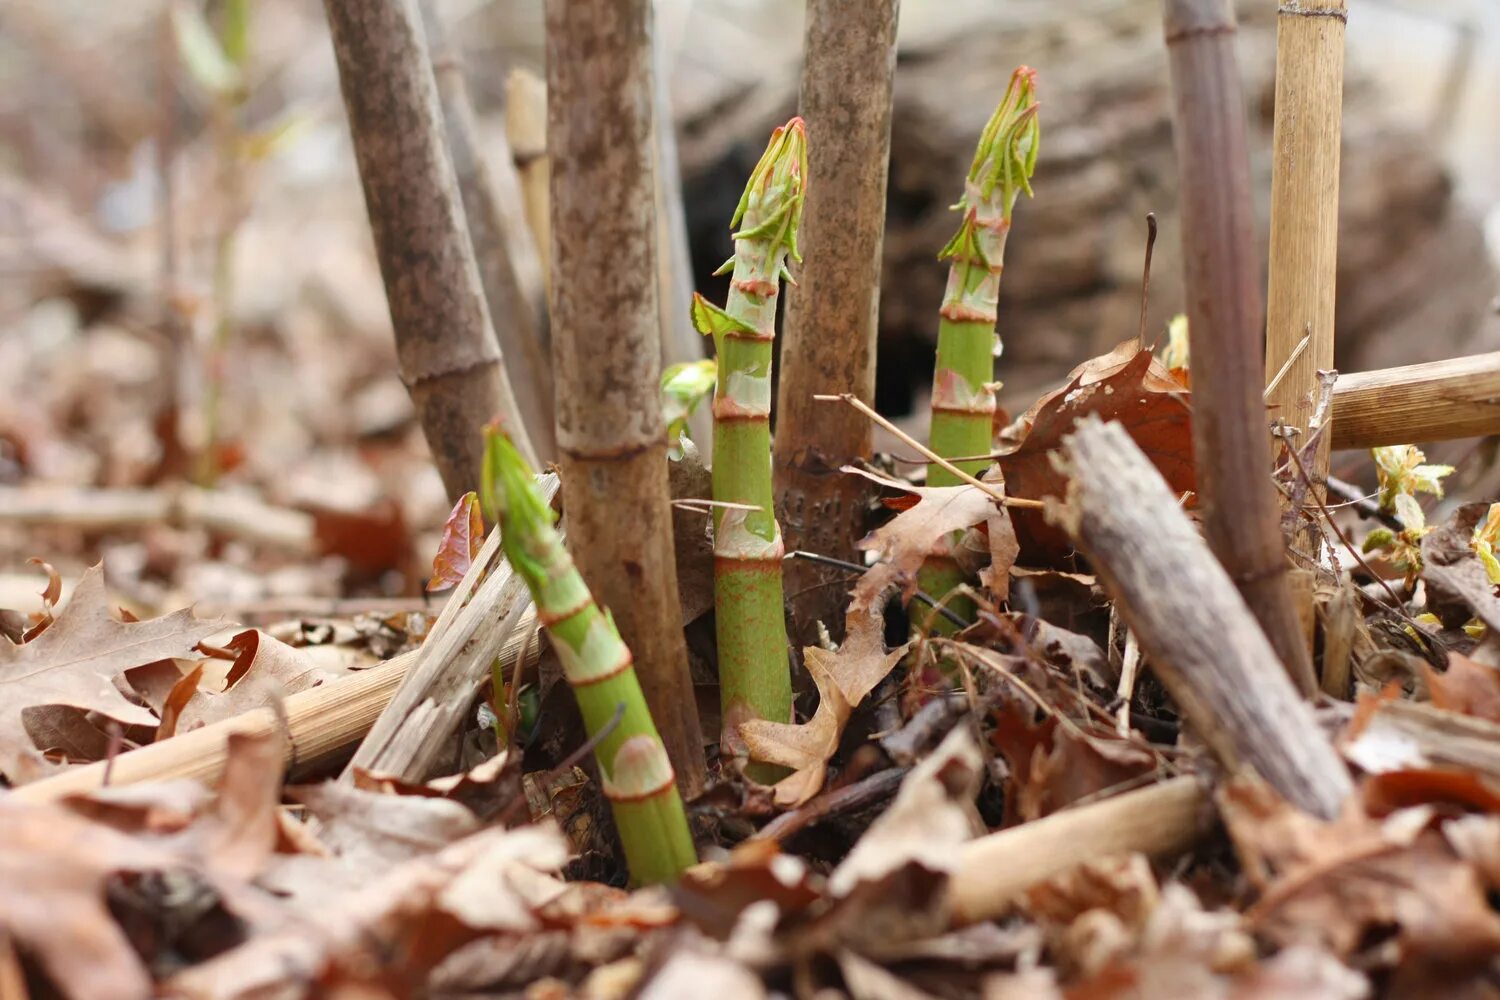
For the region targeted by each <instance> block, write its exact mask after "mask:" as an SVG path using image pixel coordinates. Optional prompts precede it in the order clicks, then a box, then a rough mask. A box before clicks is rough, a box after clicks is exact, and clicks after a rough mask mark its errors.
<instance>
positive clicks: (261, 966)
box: [162, 823, 568, 1000]
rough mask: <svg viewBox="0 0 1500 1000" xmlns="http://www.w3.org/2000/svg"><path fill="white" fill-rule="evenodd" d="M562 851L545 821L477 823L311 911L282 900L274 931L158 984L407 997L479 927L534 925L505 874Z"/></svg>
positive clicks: (244, 996)
mask: <svg viewBox="0 0 1500 1000" xmlns="http://www.w3.org/2000/svg"><path fill="white" fill-rule="evenodd" d="M567 854H568V851H567V844H566V841H565V840H564V839H563V837H562V834H561V833H560V832H559V831H558V829H557V827H556V826H555V825H553V824H550V823H547V824H538V825H535V826H529V827H524V828H521V829H518V830H505V829H502V828H498V827H491V828H489V829H486V830H481V831H480V832H478V833H476V834H473V835H472V836H469V837H467V838H465V839H463V840H460V841H458V842H456V843H454V844H451V845H449V846H448V847H446V848H444V849H443V850H441V851H439V852H438V853H436V854H432V855H427V856H424V857H419V858H415V859H413V860H410V861H407V862H405V863H402V864H398V865H396V866H395V867H392V868H387V869H385V870H384V871H380V872H378V873H374V874H373V877H371V876H372V873H370V872H368V871H366V872H365V876H366V877H365V879H364V882H363V884H362V885H361V886H360V887H359V888H356V889H354V890H351V891H347V892H335V893H332V894H330V896H329V897H328V898H323V899H319V900H318V901H317V904H316V905H315V906H313V907H312V908H310V909H306V908H301V907H297V906H292V905H287V906H285V907H284V910H283V921H282V925H281V926H280V927H279V928H275V929H271V930H267V931H264V932H262V933H260V934H258V935H256V936H254V937H252V938H251V939H250V940H249V941H247V942H245V943H244V944H242V945H240V946H239V947H237V948H234V949H232V950H230V951H228V952H226V953H224V954H222V955H220V956H218V957H217V958H214V959H211V960H209V961H207V962H203V963H201V964H199V965H196V966H193V967H191V968H189V969H187V970H185V971H183V972H181V973H179V974H178V975H175V976H173V977H172V978H171V979H169V980H167V981H166V983H164V984H163V987H162V988H163V990H164V991H165V993H166V994H168V995H171V996H180V997H185V998H188V1000H251V998H257V1000H259V998H263V997H270V996H304V995H307V992H308V989H309V987H310V986H311V985H312V984H318V985H319V986H321V987H323V988H328V987H331V986H334V985H337V986H339V987H340V988H344V989H351V990H352V989H356V988H358V989H365V990H368V989H372V988H379V989H382V990H384V991H386V992H384V993H377V994H373V995H379V996H385V995H392V996H414V995H417V993H418V992H419V989H418V987H419V986H420V984H421V982H422V981H423V979H424V978H425V976H426V975H427V973H428V971H430V970H431V969H432V968H433V967H435V966H436V965H437V963H438V962H440V961H442V960H443V959H444V958H446V957H447V956H448V955H449V954H451V953H453V952H455V951H456V950H457V949H458V948H460V947H462V946H463V945H465V944H467V943H469V942H470V941H472V940H474V939H475V938H476V937H478V936H480V935H481V934H483V933H486V932H493V931H505V932H512V933H514V932H517V931H530V930H535V929H538V928H539V927H540V922H539V921H538V920H537V919H536V918H535V917H534V916H533V915H532V914H531V911H530V905H529V904H528V903H526V902H525V901H524V899H522V898H519V897H518V895H517V893H516V892H515V891H514V890H513V889H512V888H511V887H510V884H509V879H510V878H511V877H512V874H513V873H514V871H515V870H517V869H521V870H526V869H529V870H531V871H533V872H548V871H555V870H556V869H557V868H559V867H561V865H562V864H563V862H565V861H566V860H567ZM333 995H337V994H333ZM344 995H347V996H352V995H357V994H353V993H349V994H344ZM367 995H368V994H367Z"/></svg>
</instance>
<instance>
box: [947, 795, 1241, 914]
mask: <svg viewBox="0 0 1500 1000" xmlns="http://www.w3.org/2000/svg"><path fill="white" fill-rule="evenodd" d="M1213 822H1214V810H1213V803H1212V801H1211V800H1210V798H1209V795H1208V789H1207V788H1206V787H1205V786H1204V784H1203V783H1202V781H1201V780H1200V779H1198V778H1195V777H1183V778H1173V779H1171V780H1170V781H1164V782H1162V783H1161V784H1159V785H1151V786H1149V787H1147V788H1141V789H1137V790H1135V791H1131V792H1124V793H1122V794H1120V795H1115V796H1112V797H1110V798H1107V799H1104V800H1103V801H1101V802H1094V803H1091V804H1090V805H1086V806H1079V807H1077V808H1074V809H1065V810H1063V811H1062V812H1057V813H1053V814H1052V815H1050V816H1046V817H1043V818H1042V819H1039V820H1034V821H1033V822H1030V823H1022V824H1021V825H1020V826H1015V827H1011V828H1010V829H1008V830H1001V831H1000V832H999V833H992V834H990V835H989V836H986V837H980V838H978V839H977V840H971V841H969V843H967V844H965V845H964V846H963V847H962V849H961V850H962V854H961V855H960V859H961V860H960V861H959V866H958V874H957V875H956V876H954V878H953V880H952V881H951V882H950V883H949V892H950V893H951V896H950V905H951V907H952V913H953V920H954V922H955V923H960V924H969V923H975V922H977V921H980V920H989V919H991V918H994V917H998V916H1001V915H1002V914H1003V913H1005V911H1006V910H1007V909H1008V908H1009V907H1010V906H1011V905H1012V904H1013V903H1015V902H1016V901H1017V900H1018V899H1019V898H1020V896H1021V895H1022V894H1023V893H1024V892H1025V891H1026V890H1027V889H1029V888H1031V887H1032V886H1034V885H1037V884H1038V883H1041V882H1045V881H1046V880H1047V879H1049V878H1052V877H1053V876H1055V875H1060V874H1062V873H1063V872H1065V871H1068V870H1069V869H1071V868H1076V867H1077V866H1079V865H1081V864H1084V863H1086V862H1090V861H1097V860H1100V859H1102V858H1107V857H1111V856H1113V855H1120V854H1145V855H1148V856H1150V857H1153V858H1167V857H1172V856H1173V855H1176V854H1180V853H1181V852H1183V851H1186V850H1187V849H1188V848H1190V847H1192V846H1193V844H1194V843H1195V842H1196V841H1197V840H1198V839H1199V838H1200V837H1201V836H1203V834H1204V833H1206V832H1207V831H1208V830H1209V828H1210V827H1211V826H1212V825H1213Z"/></svg>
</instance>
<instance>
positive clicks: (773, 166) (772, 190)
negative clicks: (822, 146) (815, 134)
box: [729, 117, 808, 261]
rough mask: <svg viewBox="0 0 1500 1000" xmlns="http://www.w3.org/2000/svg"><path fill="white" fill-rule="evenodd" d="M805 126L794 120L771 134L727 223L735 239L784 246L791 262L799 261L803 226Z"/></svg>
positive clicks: (805, 168)
mask: <svg viewBox="0 0 1500 1000" xmlns="http://www.w3.org/2000/svg"><path fill="white" fill-rule="evenodd" d="M807 173H808V168H807V124H806V122H804V121H803V120H802V119H801V118H800V117H799V118H793V119H792V120H791V121H789V122H787V123H786V124H785V125H782V126H780V127H779V128H777V129H776V130H775V131H774V132H772V133H771V140H770V142H768V143H767V144H766V151H765V152H764V153H763V154H761V158H760V162H759V163H757V164H756V165H755V170H754V171H752V172H751V174H750V181H749V183H747V184H746V185H745V192H744V194H742V195H740V203H739V206H738V207H737V208H735V210H734V218H733V219H731V220H730V222H729V226H730V228H731V229H735V228H736V227H739V226H740V224H741V222H743V223H744V228H743V229H739V230H738V231H737V232H735V233H734V238H735V239H737V240H757V239H759V240H766V241H768V242H770V243H771V245H772V246H773V247H781V246H784V247H785V248H786V250H787V252H788V253H789V254H790V255H791V258H792V260H795V261H801V260H802V254H801V253H800V252H799V251H798V249H797V229H798V227H799V226H800V225H801V223H802V202H803V198H804V196H805V195H806V192H807Z"/></svg>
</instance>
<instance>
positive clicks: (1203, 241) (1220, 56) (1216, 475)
mask: <svg viewBox="0 0 1500 1000" xmlns="http://www.w3.org/2000/svg"><path fill="white" fill-rule="evenodd" d="M1164 9H1165V21H1164V23H1165V30H1166V40H1167V49H1168V53H1169V55H1170V65H1171V76H1172V95H1173V102H1172V104H1173V108H1172V113H1173V117H1172V127H1173V132H1174V134H1175V137H1176V146H1177V163H1178V174H1179V187H1180V191H1181V201H1182V241H1183V261H1184V266H1183V276H1184V286H1185V291H1186V297H1187V312H1188V335H1189V337H1190V338H1191V351H1192V358H1193V395H1194V398H1195V399H1197V400H1199V401H1200V403H1199V405H1197V406H1196V407H1194V410H1193V452H1194V454H1195V456H1196V459H1197V470H1198V488H1199V495H1200V498H1201V505H1202V509H1203V520H1204V525H1205V528H1206V531H1207V534H1208V540H1209V544H1210V545H1211V546H1212V547H1213V551H1214V554H1215V555H1216V556H1218V558H1219V561H1220V562H1221V563H1223V565H1224V568H1225V569H1226V570H1227V571H1228V573H1229V576H1230V578H1231V579H1233V580H1234V582H1235V585H1236V586H1237V587H1238V588H1239V591H1240V593H1241V594H1242V595H1244V598H1245V602H1246V603H1247V604H1248V605H1249V606H1250V609H1251V611H1252V612H1254V614H1255V617H1256V619H1257V620H1258V621H1259V622H1260V624H1261V628H1263V629H1264V630H1265V634H1266V637H1267V638H1268V639H1270V641H1271V645H1272V647H1273V648H1274V649H1275V650H1276V655H1277V657H1278V658H1279V659H1280V661H1281V663H1282V664H1283V665H1284V666H1285V667H1286V669H1287V672H1288V673H1289V674H1290V675H1291V677H1292V679H1293V680H1294V681H1295V683H1296V685H1297V687H1298V688H1299V689H1300V690H1301V691H1302V693H1303V694H1304V695H1308V696H1311V695H1312V694H1313V693H1314V692H1315V691H1316V690H1317V684H1316V680H1315V678H1314V676H1313V668H1312V657H1311V653H1310V651H1309V650H1308V648H1307V645H1306V643H1305V641H1304V639H1303V635H1302V629H1301V625H1300V623H1299V619H1298V616H1297V609H1296V606H1295V604H1294V602H1293V599H1292V592H1291V589H1290V587H1289V585H1288V581H1287V577H1286V571H1287V562H1286V552H1285V545H1284V543H1283V541H1282V538H1281V532H1280V529H1279V519H1278V511H1277V500H1276V492H1275V487H1274V485H1273V484H1272V482H1271V441H1270V435H1269V434H1268V432H1267V429H1268V426H1269V424H1268V421H1267V419H1266V413H1265V406H1264V403H1263V401H1262V390H1263V386H1264V376H1263V375H1262V369H1263V367H1264V359H1263V357H1262V351H1261V328H1260V323H1261V298H1260V291H1259V287H1258V282H1259V275H1260V265H1259V264H1258V263H1257V261H1256V258H1255V216H1254V211H1253V207H1252V204H1251V199H1250V161H1249V155H1248V153H1247V148H1246V139H1245V102H1244V97H1243V94H1242V93H1241V90H1240V77H1239V70H1238V67H1237V66H1236V65H1235V57H1234V35H1235V20H1234V10H1233V7H1232V6H1231V4H1230V0H1165V4H1164ZM1300 335H1301V331H1300V330H1299V331H1298V336H1300ZM1203 401H1209V405H1204V404H1203ZM1143 638H1144V637H1143Z"/></svg>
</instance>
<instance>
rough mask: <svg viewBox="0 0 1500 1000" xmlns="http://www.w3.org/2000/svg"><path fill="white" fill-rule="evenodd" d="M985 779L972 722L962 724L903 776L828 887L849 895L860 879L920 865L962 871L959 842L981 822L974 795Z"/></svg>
mask: <svg viewBox="0 0 1500 1000" xmlns="http://www.w3.org/2000/svg"><path fill="white" fill-rule="evenodd" d="M983 779H984V758H983V757H982V756H981V755H980V753H979V746H978V744H977V743H976V742H975V741H974V736H973V734H972V733H971V732H970V731H969V727H967V726H964V725H959V726H956V727H954V729H953V730H952V731H951V732H950V733H949V734H948V735H947V736H946V737H944V739H943V742H942V743H940V744H938V746H937V748H936V749H935V750H933V751H932V753H930V754H929V755H928V756H927V758H926V759H925V760H923V761H922V762H921V763H920V764H918V765H917V766H916V767H914V768H913V769H912V770H911V772H910V773H909V774H907V776H906V777H905V778H904V779H903V780H902V782H901V789H900V791H898V792H897V793H896V798H895V800H894V801H893V802H892V803H891V804H890V806H889V807H888V808H887V809H886V811H885V812H883V813H881V814H880V816H879V818H877V819H876V820H875V822H874V823H873V824H871V825H870V828H869V829H868V830H866V831H865V833H864V836H862V837H860V839H859V841H858V843H856V844H855V845H854V849H853V850H852V851H850V852H849V856H848V857H846V858H845V859H844V860H843V861H842V862H841V863H840V864H839V866H838V868H836V869H834V872H833V874H832V875H831V876H829V879H828V888H829V891H830V892H831V893H833V895H835V896H845V895H848V894H849V893H850V892H851V891H853V889H854V887H855V886H856V885H858V884H859V883H861V882H868V881H873V880H876V879H880V878H884V877H886V876H888V875H890V874H891V873H892V872H894V871H895V870H896V869H898V868H901V867H904V866H905V865H909V864H917V865H921V866H922V867H924V868H926V869H928V870H929V871H933V872H947V873H949V874H952V873H953V872H955V871H957V867H958V858H959V851H958V847H959V845H960V844H962V843H964V842H965V841H967V840H969V839H971V838H972V837H973V836H974V835H975V834H976V833H977V832H979V828H982V824H980V823H979V817H978V813H977V812H975V810H974V799H975V797H976V796H977V795H978V794H979V785H980V782H981V781H983Z"/></svg>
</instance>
